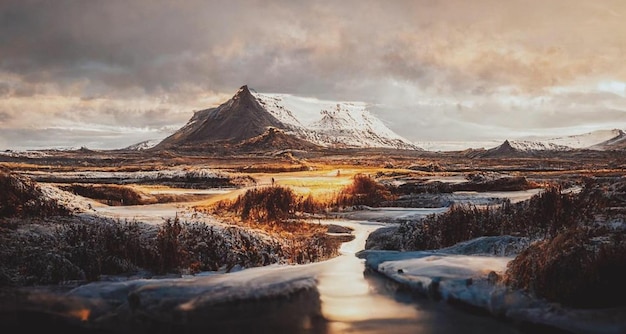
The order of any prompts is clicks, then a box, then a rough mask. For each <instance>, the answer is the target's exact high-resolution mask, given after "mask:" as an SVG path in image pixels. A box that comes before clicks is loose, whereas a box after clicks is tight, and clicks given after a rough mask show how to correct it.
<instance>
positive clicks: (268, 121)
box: [154, 85, 420, 150]
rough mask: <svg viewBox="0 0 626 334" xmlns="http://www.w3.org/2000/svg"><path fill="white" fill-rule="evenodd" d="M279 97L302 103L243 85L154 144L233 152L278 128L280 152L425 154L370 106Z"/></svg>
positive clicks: (265, 144)
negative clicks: (398, 151)
mask: <svg viewBox="0 0 626 334" xmlns="http://www.w3.org/2000/svg"><path fill="white" fill-rule="evenodd" d="M253 92H254V93H253ZM280 96H282V97H285V96H290V99H295V100H298V99H299V100H298V103H299V105H296V106H295V107H294V106H291V105H288V104H284V103H282V101H283V100H282V98H280V97H278V98H277V97H275V96H272V95H271V94H261V93H257V92H256V91H254V90H252V91H251V90H250V89H249V88H248V86H247V85H244V86H241V88H239V90H238V91H237V92H236V93H235V95H234V96H233V97H232V98H231V99H229V100H228V101H226V102H224V103H222V104H220V105H219V106H218V107H215V108H209V109H204V110H200V111H196V112H194V114H193V116H192V117H191V119H190V120H189V121H188V122H187V123H186V124H185V125H184V126H183V127H181V128H180V129H179V130H177V131H176V132H175V133H173V134H172V135H170V136H168V137H166V138H165V139H163V140H162V141H161V142H160V143H158V144H157V145H155V146H154V149H171V148H184V149H194V148H206V147H210V146H211V145H223V146H224V145H226V146H228V145H230V146H232V147H233V148H237V147H244V146H245V147H246V148H247V149H251V147H250V145H251V144H252V143H254V142H255V141H251V139H252V138H256V137H259V136H263V135H264V134H266V135H267V134H268V133H267V131H268V129H278V130H280V134H279V133H277V132H276V131H274V132H272V133H269V135H272V136H274V137H273V138H276V136H278V135H280V136H282V137H281V138H282V139H281V140H276V143H280V145H278V146H280V148H281V149H285V148H287V147H284V146H285V145H287V144H290V145H294V146H295V147H298V148H302V147H307V148H311V149H313V148H324V147H328V148H392V149H408V150H420V148H419V147H417V146H415V145H414V144H412V143H411V142H409V141H408V140H406V139H404V138H402V137H401V136H399V135H397V134H396V133H395V132H393V131H392V130H390V129H389V128H387V127H386V126H385V125H384V124H383V122H382V121H381V120H379V119H378V118H376V117H375V116H374V115H372V114H371V113H369V111H368V110H367V109H366V105H365V104H359V103H352V102H334V101H319V100H314V99H308V98H299V97H293V96H291V95H285V94H282V95H280ZM301 109H306V110H305V111H303V110H301ZM316 116H317V117H316ZM268 138H269V137H268ZM268 138H266V139H268ZM303 141H306V142H308V143H310V145H308V144H304V143H303ZM256 142H258V143H261V142H263V143H264V144H263V145H262V146H264V147H265V148H266V149H269V148H270V147H266V146H267V144H268V143H269V141H267V140H264V141H261V140H258V141H256ZM244 143H245V145H243V144H244ZM295 147H294V148H295ZM259 148H261V147H259ZM277 148H278V147H277Z"/></svg>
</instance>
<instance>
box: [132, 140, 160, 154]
mask: <svg viewBox="0 0 626 334" xmlns="http://www.w3.org/2000/svg"><path fill="white" fill-rule="evenodd" d="M160 141H161V140H160V139H149V140H144V141H141V142H138V143H136V144H133V145H130V146H127V147H125V148H124V149H125V150H129V151H143V150H147V149H149V148H152V147H154V146H156V145H157V144H158V143H159V142H160Z"/></svg>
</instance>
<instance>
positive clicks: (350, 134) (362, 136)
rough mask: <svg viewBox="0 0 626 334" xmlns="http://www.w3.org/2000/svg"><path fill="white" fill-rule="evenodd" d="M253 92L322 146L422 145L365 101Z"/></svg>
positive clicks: (294, 128) (294, 129)
mask: <svg viewBox="0 0 626 334" xmlns="http://www.w3.org/2000/svg"><path fill="white" fill-rule="evenodd" d="M252 94H253V95H254V97H255V98H256V99H257V100H258V101H259V103H260V104H261V105H262V106H263V107H264V108H265V109H266V110H267V111H268V112H269V113H271V114H272V115H274V117H276V118H277V119H278V120H280V121H281V122H282V123H284V124H285V125H287V126H288V127H289V128H290V129H289V130H290V131H291V132H292V133H293V134H294V135H296V136H298V137H301V138H303V139H306V140H308V141H311V142H313V143H315V144H318V145H321V146H335V147H387V148H397V149H419V148H418V147H417V146H416V145H414V144H412V143H411V142H409V141H408V140H406V139H405V138H403V137H401V136H399V135H398V134H396V133H395V132H393V131H392V130H390V129H389V128H388V127H387V126H386V125H385V124H384V123H383V122H382V121H381V120H380V119H378V118H376V117H375V116H374V115H372V114H371V113H370V112H369V110H368V109H367V104H366V103H363V102H337V101H323V100H318V99H313V98H304V97H298V96H293V95H288V94H261V93H256V92H253V93H252Z"/></svg>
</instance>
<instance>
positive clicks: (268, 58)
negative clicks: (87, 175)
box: [0, 0, 626, 149]
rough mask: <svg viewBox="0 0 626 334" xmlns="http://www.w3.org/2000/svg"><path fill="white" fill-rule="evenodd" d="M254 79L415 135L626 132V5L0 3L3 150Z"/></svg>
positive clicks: (470, 137) (111, 129) (143, 114)
mask: <svg viewBox="0 0 626 334" xmlns="http://www.w3.org/2000/svg"><path fill="white" fill-rule="evenodd" d="M244 84H248V85H249V86H250V87H252V88H254V89H255V90H257V91H259V92H267V93H290V94H297V95H301V96H309V97H316V98H319V99H333V100H351V101H364V102H368V103H371V104H372V107H371V110H372V111H373V112H374V113H375V114H376V115H377V116H379V117H380V118H381V119H383V120H384V121H385V122H386V124H388V126H389V127H390V128H391V129H393V130H395V131H396V132H397V133H398V134H400V135H402V136H404V137H406V138H407V139H409V140H412V141H434V140H451V141H482V140H489V139H494V140H500V139H505V138H517V137H521V136H529V135H544V134H546V135H565V134H576V133H584V132H589V131H592V130H596V129H612V128H621V129H626V2H625V1H623V0H598V1H588V0H584V1H583V0H536V1H535V0H507V1H502V0H493V1H492V0H477V1H466V0H445V1H444V0H439V1H438V0H408V1H400V0H394V1H382V0H380V1H368V0H354V1H352V0H343V1H293V0H287V1H260V0H258V1H254V0H250V1H234V0H224V1H221V0H212V1H207V0H202V1H200V0H188V1H159V0H145V1H144V0H119V1H118V0H106V1H104V0H103V1H78V0H76V1H70V0H49V1H31V0H3V1H0V149H36V148H52V147H80V146H86V147H89V148H121V147H125V146H127V145H130V144H133V143H136V142H138V141H141V140H145V139H160V138H163V137H165V136H167V135H169V134H170V133H172V132H173V131H175V130H176V129H178V128H179V127H180V126H182V125H184V123H186V122H187V120H188V119H189V118H190V117H191V116H192V114H193V111H194V110H199V109H205V108H208V107H213V106H216V105H218V104H220V103H222V102H224V101H225V100H227V99H228V98H229V97H230V96H232V95H233V94H234V93H235V92H236V91H237V89H238V88H239V87H240V86H242V85H244Z"/></svg>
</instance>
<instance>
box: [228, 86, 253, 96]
mask: <svg viewBox="0 0 626 334" xmlns="http://www.w3.org/2000/svg"><path fill="white" fill-rule="evenodd" d="M242 96H252V93H250V89H248V85H243V86H241V87H239V90H238V91H237V93H235V95H234V96H233V99H237V98H239V97H242Z"/></svg>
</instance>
